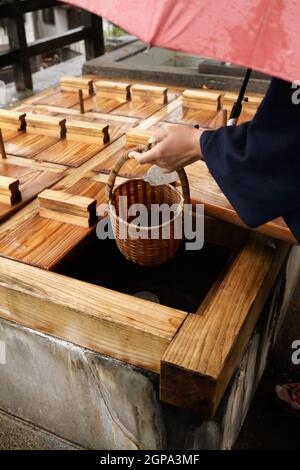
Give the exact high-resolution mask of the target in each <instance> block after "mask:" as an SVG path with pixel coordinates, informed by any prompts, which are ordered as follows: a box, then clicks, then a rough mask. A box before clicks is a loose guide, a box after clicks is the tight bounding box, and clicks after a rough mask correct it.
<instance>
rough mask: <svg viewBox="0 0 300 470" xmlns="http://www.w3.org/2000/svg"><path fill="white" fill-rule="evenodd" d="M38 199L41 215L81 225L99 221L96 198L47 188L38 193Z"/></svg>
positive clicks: (88, 225)
mask: <svg viewBox="0 0 300 470" xmlns="http://www.w3.org/2000/svg"><path fill="white" fill-rule="evenodd" d="M38 201H39V204H40V216H41V217H45V218H47V219H53V220H57V221H58V222H65V223H68V224H74V225H79V226H80V227H91V226H92V225H94V224H95V223H96V221H97V216H96V200H95V199H92V198H89V197H84V196H74V195H72V194H69V193H67V192H65V191H55V190H52V189H46V190H45V191H43V192H42V193H40V194H39V195H38Z"/></svg>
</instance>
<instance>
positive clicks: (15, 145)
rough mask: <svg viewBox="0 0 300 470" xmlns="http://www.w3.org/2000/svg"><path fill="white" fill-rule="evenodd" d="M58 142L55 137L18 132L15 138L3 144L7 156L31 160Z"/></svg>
mask: <svg viewBox="0 0 300 470" xmlns="http://www.w3.org/2000/svg"><path fill="white" fill-rule="evenodd" d="M59 140H60V139H59V138H55V137H49V136H45V135H35V134H28V133H27V132H20V133H19V134H18V135H17V137H13V138H12V139H9V140H8V141H6V142H5V150H6V153H7V154H11V155H16V156H19V157H25V158H32V157H34V156H35V155H37V154H38V153H39V152H41V151H43V150H44V149H46V148H49V147H51V146H52V145H53V144H55V143H56V142H59Z"/></svg>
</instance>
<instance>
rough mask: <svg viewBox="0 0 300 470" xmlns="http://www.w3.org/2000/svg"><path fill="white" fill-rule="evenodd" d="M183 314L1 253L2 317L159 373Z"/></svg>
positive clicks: (0, 298) (0, 313)
mask: <svg viewBox="0 0 300 470" xmlns="http://www.w3.org/2000/svg"><path fill="white" fill-rule="evenodd" d="M185 315H186V314H185V313H184V312H181V311H179V310H176V309H173V308H168V307H164V306H163V305H158V304H154V303H152V302H148V301H145V300H142V299H138V298H136V297H131V296H128V295H125V294H120V293H118V292H112V291H110V290H109V289H104V288H102V287H98V286H93V285H91V284H88V283H85V282H81V281H77V280H74V279H70V278H68V277H66V276H62V275H59V274H55V273H51V272H46V271H43V270H40V269H37V268H33V267H31V266H26V265H22V264H20V263H16V262H14V261H11V260H6V259H4V258H3V259H2V260H1V263H0V316H1V317H2V318H6V319H8V320H11V321H16V322H18V323H21V324H23V325H25V326H28V327H30V328H34V329H37V330H39V331H43V332H44V333H47V334H50V335H53V336H56V337H58V338H61V339H64V340H66V341H70V342H73V343H75V344H78V345H80V346H83V347H86V348H89V349H92V350H94V351H98V352H100V353H102V354H106V355H108V356H111V357H113V358H116V359H119V360H122V361H124V362H127V363H129V364H132V365H135V366H138V367H142V368H144V369H148V370H152V371H155V372H159V367H160V359H161V357H162V355H163V353H164V351H165V350H166V348H167V346H168V344H169V343H170V341H171V339H172V338H173V336H174V335H175V333H176V331H177V329H178V328H179V326H180V325H181V324H182V322H183V320H184V318H185ZM154 318H155V321H153V319H154Z"/></svg>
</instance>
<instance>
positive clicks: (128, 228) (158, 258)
mask: <svg viewBox="0 0 300 470" xmlns="http://www.w3.org/2000/svg"><path fill="white" fill-rule="evenodd" d="M135 150H138V151H142V150H144V147H143V148H141V147H139V148H137V149H135ZM128 158H129V157H128V153H126V154H124V155H123V156H122V157H121V158H120V159H119V160H118V161H117V163H116V165H115V167H114V168H113V169H112V171H111V173H110V176H109V180H108V183H107V197H108V205H109V215H110V220H111V224H112V227H113V231H114V236H115V240H116V243H117V245H118V248H119V250H120V251H121V253H122V254H123V255H124V256H125V257H126V258H127V259H128V260H131V261H133V262H134V263H137V264H139V265H143V266H155V265H159V264H162V263H164V262H165V261H168V260H169V259H170V258H172V257H173V256H174V254H175V253H176V251H177V250H178V248H179V247H180V245H181V244H182V233H183V230H180V238H179V237H178V235H177V232H176V230H178V227H182V224H183V205H184V203H189V202H190V194H189V185H188V179H187V176H186V173H185V171H184V170H183V169H182V170H179V171H178V175H179V178H180V182H181V186H182V195H181V193H180V192H179V191H178V190H177V189H176V188H175V187H174V186H173V185H170V184H163V185H160V186H151V185H150V184H149V183H147V182H145V181H144V180H143V179H137V178H136V179H131V180H128V181H126V182H125V183H123V184H121V185H119V186H118V187H117V188H115V189H114V184H115V179H116V177H117V175H118V173H119V171H120V169H121V167H122V165H123V164H124V163H125V162H126V161H127V160H128ZM120 196H126V197H127V206H126V208H129V207H130V206H131V205H132V204H143V205H144V206H146V207H147V209H148V212H147V214H148V216H147V219H148V221H147V224H146V225H144V226H137V225H135V224H133V222H132V220H133V217H132V218H131V219H130V217H129V216H128V210H124V207H123V211H122V204H123V203H124V200H122V198H120ZM163 203H164V204H167V205H168V206H171V205H173V204H175V205H176V206H175V207H176V210H175V211H174V212H173V213H172V212H170V214H169V217H168V220H159V222H161V223H158V224H156V225H151V221H153V219H151V217H150V212H149V209H150V207H152V206H151V205H152V204H163ZM152 214H153V213H152ZM157 216H158V211H157ZM166 235H167V237H166Z"/></svg>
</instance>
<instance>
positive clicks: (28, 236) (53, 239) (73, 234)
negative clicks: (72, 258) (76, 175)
mask: <svg viewBox="0 0 300 470" xmlns="http://www.w3.org/2000/svg"><path fill="white" fill-rule="evenodd" d="M52 189H55V190H57V191H61V190H63V191H66V192H67V193H69V194H70V195H73V196H83V197H87V198H91V199H96V201H97V204H99V203H100V202H105V201H106V192H105V185H104V184H103V183H99V182H95V181H90V180H88V179H86V178H83V179H80V180H77V181H76V182H75V183H73V184H71V185H70V187H68V188H65V187H64V186H63V185H62V183H59V184H58V185H57V186H54V187H53V188H52ZM35 207H36V208H35V209H34V210H33V211H32V212H30V209H29V216H28V217H27V216H26V217H25V216H24V217H20V219H19V222H18V223H17V224H16V225H14V226H13V228H12V227H11V229H10V230H8V231H6V230H4V232H3V235H2V236H0V255H1V256H4V257H7V258H10V259H15V260H18V261H21V262H23V263H27V264H31V265H34V266H38V267H41V268H43V269H46V270H53V269H55V268H56V267H57V265H58V264H60V263H61V262H63V260H64V259H65V258H66V257H67V256H68V255H70V253H71V252H72V251H73V250H74V249H76V248H77V247H78V246H79V245H80V244H81V243H82V242H83V241H84V240H85V239H86V238H87V237H88V236H89V235H90V234H91V233H92V232H93V231H94V230H95V228H94V227H83V226H79V225H78V224H77V225H75V224H73V223H70V222H72V221H71V220H70V219H69V218H68V222H63V221H60V220H54V217H52V218H51V219H50V218H47V217H49V215H50V214H49V212H48V213H45V214H46V215H47V217H41V216H40V215H39V206H35ZM50 210H51V209H50ZM25 214H26V212H25ZM51 215H52V214H51ZM65 217H66V214H65V213H64V218H65ZM72 217H74V216H73V215H72ZM56 219H59V217H58V215H57V216H56ZM76 222H78V220H76Z"/></svg>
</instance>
